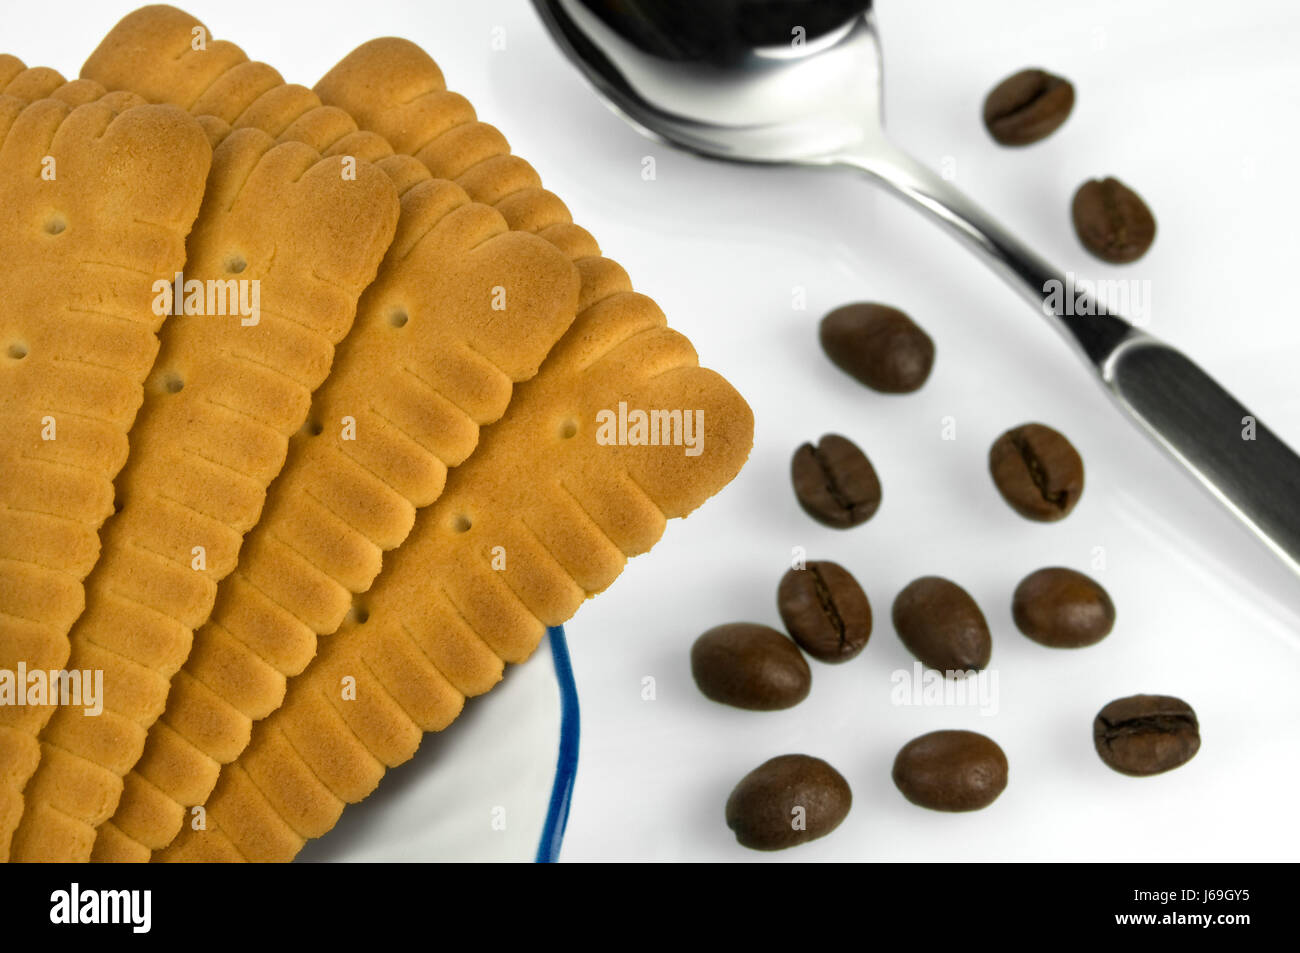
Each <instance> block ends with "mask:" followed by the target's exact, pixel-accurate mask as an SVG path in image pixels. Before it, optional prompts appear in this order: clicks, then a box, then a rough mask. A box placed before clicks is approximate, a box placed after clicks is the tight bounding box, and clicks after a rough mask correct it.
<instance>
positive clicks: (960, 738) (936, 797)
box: [894, 731, 1007, 811]
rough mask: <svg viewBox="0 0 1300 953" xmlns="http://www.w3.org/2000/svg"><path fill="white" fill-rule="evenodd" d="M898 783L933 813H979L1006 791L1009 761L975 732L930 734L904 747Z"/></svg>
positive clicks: (897, 769) (897, 761)
mask: <svg viewBox="0 0 1300 953" xmlns="http://www.w3.org/2000/svg"><path fill="white" fill-rule="evenodd" d="M894 784H896V785H897V786H898V790H900V791H902V792H903V797H905V798H907V799H908V800H909V801H911V802H912V803H913V804H919V805H920V806H921V807H928V808H930V809H931V810H935V811H978V810H979V809H980V808H982V807H988V806H989V805H990V804H992V803H993V802H994V801H996V800H997V798H998V795H999V794H1001V793H1002V792H1003V790H1005V789H1006V786H1007V756H1006V755H1005V754H1004V753H1003V752H1002V749H1001V748H1000V747H998V744H997V742H996V741H994V740H993V739H992V738H987V737H985V736H984V735H981V734H979V733H977V732H974V731H932V732H930V733H929V734H928V735H921V737H919V738H914V739H913V740H911V741H909V742H908V743H907V744H905V745H903V748H902V750H900V751H899V752H898V757H896V758H895V759H894Z"/></svg>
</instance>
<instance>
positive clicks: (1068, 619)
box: [1011, 568, 1115, 649]
mask: <svg viewBox="0 0 1300 953" xmlns="http://www.w3.org/2000/svg"><path fill="white" fill-rule="evenodd" d="M1011 616H1012V618H1014V619H1015V620H1016V628H1018V629H1019V630H1020V631H1021V632H1023V633H1024V634H1025V635H1027V636H1029V637H1030V638H1031V639H1033V640H1034V641H1035V642H1039V643H1041V644H1043V645H1050V646H1052V647H1053V648H1063V649H1074V648H1080V647H1082V646H1085V645H1094V644H1095V643H1097V642H1100V641H1101V640H1102V639H1104V638H1105V637H1106V636H1108V635H1110V630H1111V629H1112V628H1114V626H1115V604H1114V603H1112V602H1111V601H1110V596H1109V595H1108V594H1107V593H1106V590H1105V589H1103V588H1102V587H1101V584H1100V583H1098V582H1097V581H1096V580H1094V579H1090V578H1089V577H1087V576H1085V575H1084V574H1083V573H1081V572H1075V571H1074V570H1073V569H1060V568H1054V569H1040V570H1038V571H1037V572H1033V573H1030V574H1029V575H1028V576H1026V577H1025V578H1024V579H1022V580H1020V585H1018V586H1016V592H1015V595H1014V596H1013V597H1012V599H1011Z"/></svg>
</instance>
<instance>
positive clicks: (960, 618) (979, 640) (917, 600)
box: [893, 576, 993, 672]
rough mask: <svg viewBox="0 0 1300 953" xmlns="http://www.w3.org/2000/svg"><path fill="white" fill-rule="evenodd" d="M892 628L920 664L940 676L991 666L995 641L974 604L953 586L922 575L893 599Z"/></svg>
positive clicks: (981, 613) (957, 586)
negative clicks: (990, 657)
mask: <svg viewBox="0 0 1300 953" xmlns="http://www.w3.org/2000/svg"><path fill="white" fill-rule="evenodd" d="M893 616H894V628H895V629H896V630H897V631H898V637H899V638H900V639H902V640H903V644H904V645H905V646H907V648H908V650H909V651H910V652H911V653H912V654H913V655H915V656H916V657H917V658H918V659H920V660H921V662H922V663H923V664H925V665H928V666H929V667H930V668H935V669H938V670H939V671H941V672H967V671H970V670H972V669H975V670H978V669H982V668H984V666H986V665H988V664H989V656H991V655H992V654H993V638H992V636H990V635H989V626H988V622H986V621H985V619H984V613H983V612H981V611H980V607H979V606H978V605H976V603H975V600H974V599H972V598H971V596H970V593H968V592H967V591H966V590H965V589H963V588H962V587H961V586H959V585H957V584H956V583H955V582H951V581H949V580H947V579H943V578H941V577H939V576H923V577H921V578H920V579H916V580H914V581H912V582H910V583H908V585H907V587H906V588H904V589H903V591H902V592H900V593H899V594H898V597H897V598H896V599H895V600H894V611H893Z"/></svg>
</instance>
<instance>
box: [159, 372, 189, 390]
mask: <svg viewBox="0 0 1300 953" xmlns="http://www.w3.org/2000/svg"><path fill="white" fill-rule="evenodd" d="M162 383H163V389H164V390H166V391H167V393H169V394H179V393H180V392H181V389H182V388H183V387H184V386H185V382H184V381H183V380H181V376H180V375H179V374H168V375H167V376H166V377H164V378H163V382H162Z"/></svg>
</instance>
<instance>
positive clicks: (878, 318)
mask: <svg viewBox="0 0 1300 953" xmlns="http://www.w3.org/2000/svg"><path fill="white" fill-rule="evenodd" d="M821 341H822V349H823V350H824V351H825V352H826V356H827V357H829V358H830V359H831V361H832V362H833V363H834V364H835V366H836V367H838V368H839V369H840V370H842V371H845V372H846V373H848V374H851V375H853V376H854V377H856V378H857V379H858V380H860V381H861V382H862V383H864V384H866V385H867V386H868V387H870V388H872V389H874V390H878V391H883V392H884V393H886V394H907V393H911V392H912V391H914V390H917V389H918V388H919V387H920V386H921V385H922V384H924V383H925V381H926V378H928V377H929V376H930V368H931V367H932V366H934V341H932V340H930V335H928V334H926V333H925V332H924V331H922V330H921V329H920V328H919V327H918V326H917V325H916V323H915V322H914V321H913V320H912V319H911V318H909V317H908V316H907V315H906V314H904V313H903V312H902V311H899V310H898V309H897V308H891V307H888V306H887V305H883V304H847V305H845V306H844V307H842V308H836V309H835V310H834V311H832V312H831V313H830V314H828V315H826V317H824V318H822V324H821Z"/></svg>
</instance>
